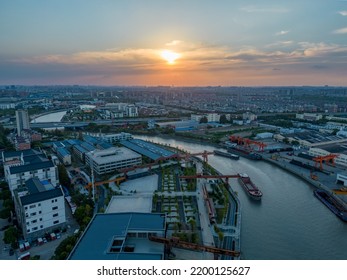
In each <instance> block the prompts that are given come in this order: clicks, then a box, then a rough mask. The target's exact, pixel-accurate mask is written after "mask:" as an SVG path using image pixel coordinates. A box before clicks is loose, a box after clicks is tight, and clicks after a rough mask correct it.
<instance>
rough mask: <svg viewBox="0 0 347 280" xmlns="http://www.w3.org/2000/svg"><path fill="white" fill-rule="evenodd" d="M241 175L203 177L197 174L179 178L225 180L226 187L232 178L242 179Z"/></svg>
mask: <svg viewBox="0 0 347 280" xmlns="http://www.w3.org/2000/svg"><path fill="white" fill-rule="evenodd" d="M240 177H241V176H240V174H234V175H203V174H196V175H182V176H179V178H182V179H225V183H226V185H227V184H228V183H229V179H230V178H240Z"/></svg>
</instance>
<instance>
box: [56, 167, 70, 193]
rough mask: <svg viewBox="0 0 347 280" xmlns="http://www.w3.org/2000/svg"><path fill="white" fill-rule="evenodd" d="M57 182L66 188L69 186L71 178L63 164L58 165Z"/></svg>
mask: <svg viewBox="0 0 347 280" xmlns="http://www.w3.org/2000/svg"><path fill="white" fill-rule="evenodd" d="M58 174H59V182H60V184H62V185H63V186H65V187H67V188H71V180H70V177H69V175H68V174H67V171H66V168H65V166H64V165H63V164H59V165H58Z"/></svg>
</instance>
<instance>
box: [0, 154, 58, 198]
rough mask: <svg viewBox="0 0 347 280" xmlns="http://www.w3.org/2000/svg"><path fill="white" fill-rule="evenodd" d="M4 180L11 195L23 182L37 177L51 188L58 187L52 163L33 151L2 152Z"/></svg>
mask: <svg viewBox="0 0 347 280" xmlns="http://www.w3.org/2000/svg"><path fill="white" fill-rule="evenodd" d="M2 158H3V162H4V173H5V179H6V181H7V183H8V185H9V188H10V191H11V194H12V196H13V193H14V191H15V190H16V189H17V188H19V187H24V186H25V182H26V181H27V180H29V179H31V178H34V177H37V178H39V180H47V181H49V182H50V183H51V184H52V185H53V186H58V185H59V178H58V170H57V167H56V166H55V165H54V164H53V162H52V161H51V160H49V159H47V158H46V157H45V155H44V154H41V153H39V152H37V151H35V150H26V151H16V152H3V154H2Z"/></svg>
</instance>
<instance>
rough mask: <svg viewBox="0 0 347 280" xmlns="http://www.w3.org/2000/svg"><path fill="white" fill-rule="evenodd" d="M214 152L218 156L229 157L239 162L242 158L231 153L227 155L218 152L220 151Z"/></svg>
mask: <svg viewBox="0 0 347 280" xmlns="http://www.w3.org/2000/svg"><path fill="white" fill-rule="evenodd" d="M213 152H214V154H215V155H217V156H222V157H227V158H230V159H235V160H238V159H239V158H240V156H239V155H235V154H232V153H229V152H227V153H225V152H222V151H218V150H214V151H213Z"/></svg>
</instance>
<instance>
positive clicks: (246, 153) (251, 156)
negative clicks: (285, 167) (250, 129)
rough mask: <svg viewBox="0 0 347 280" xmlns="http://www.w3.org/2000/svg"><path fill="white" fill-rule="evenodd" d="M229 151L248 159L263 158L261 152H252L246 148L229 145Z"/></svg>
mask: <svg viewBox="0 0 347 280" xmlns="http://www.w3.org/2000/svg"><path fill="white" fill-rule="evenodd" d="M227 151H228V152H229V153H232V154H236V155H239V156H242V157H245V158H248V159H253V160H261V159H262V158H263V157H262V155H261V154H258V153H255V152H251V151H248V150H245V149H242V148H240V147H237V146H236V147H228V149H227Z"/></svg>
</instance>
